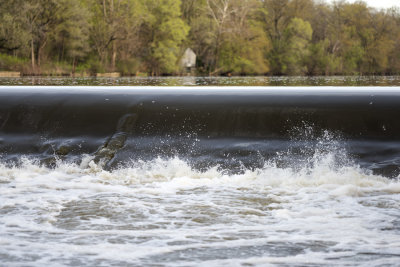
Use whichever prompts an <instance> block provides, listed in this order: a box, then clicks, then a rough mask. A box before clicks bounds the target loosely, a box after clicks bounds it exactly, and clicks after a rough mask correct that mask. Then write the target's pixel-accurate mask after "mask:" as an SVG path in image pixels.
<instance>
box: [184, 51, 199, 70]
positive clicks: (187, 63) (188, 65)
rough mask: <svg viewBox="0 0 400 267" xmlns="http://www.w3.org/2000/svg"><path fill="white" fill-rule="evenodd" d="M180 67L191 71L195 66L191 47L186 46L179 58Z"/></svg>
mask: <svg viewBox="0 0 400 267" xmlns="http://www.w3.org/2000/svg"><path fill="white" fill-rule="evenodd" d="M180 63H181V64H180V65H181V67H182V68H183V69H186V70H187V71H191V70H193V69H194V68H195V67H196V54H195V53H194V52H193V50H192V49H190V48H187V49H186V50H185V53H184V54H183V56H182V58H181V62H180Z"/></svg>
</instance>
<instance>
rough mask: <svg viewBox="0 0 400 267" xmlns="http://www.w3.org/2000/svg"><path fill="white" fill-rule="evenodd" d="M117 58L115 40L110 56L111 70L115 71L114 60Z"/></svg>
mask: <svg viewBox="0 0 400 267" xmlns="http://www.w3.org/2000/svg"><path fill="white" fill-rule="evenodd" d="M116 60H117V43H116V40H114V41H113V43H112V58H111V70H112V71H115V61H116Z"/></svg>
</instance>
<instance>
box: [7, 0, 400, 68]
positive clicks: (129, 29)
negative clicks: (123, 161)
mask: <svg viewBox="0 0 400 267" xmlns="http://www.w3.org/2000/svg"><path fill="white" fill-rule="evenodd" d="M187 47H190V48H192V49H193V50H194V52H195V53H196V54H197V71H198V72H199V73H203V74H248V75H254V74H270V75H272V74H273V75H335V74H345V75H348V74H399V73H400V11H399V9H395V8H393V9H387V10H377V9H373V8H370V7H368V6H367V5H366V4H365V3H364V2H362V1H358V2H355V3H352V4H350V3H347V2H346V1H336V2H334V3H333V4H326V3H324V2H321V1H318V0H315V1H314V0H182V1H181V0H2V4H1V5H0V70H17V71H22V72H24V73H26V74H40V73H42V74H43V73H47V74H51V73H54V74H69V73H77V74H79V73H88V74H89V73H96V72H114V71H118V72H121V73H122V74H125V75H131V74H140V73H145V74H153V75H162V74H177V73H179V72H180V71H181V69H180V68H179V59H180V57H181V56H182V54H183V52H184V50H185V49H186V48H187Z"/></svg>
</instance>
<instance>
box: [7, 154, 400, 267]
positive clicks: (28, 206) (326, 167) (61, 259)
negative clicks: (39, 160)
mask: <svg viewBox="0 0 400 267" xmlns="http://www.w3.org/2000/svg"><path fill="white" fill-rule="evenodd" d="M333 158H334V157H332V155H330V154H326V155H325V156H324V158H323V159H321V160H319V161H318V163H317V164H314V165H313V167H312V168H310V167H304V168H303V169H291V168H278V167H276V166H275V165H274V163H268V164H266V165H265V166H264V168H262V169H257V170H244V171H243V172H242V173H240V174H226V173H225V172H224V171H222V170H219V169H218V167H214V168H211V169H209V170H208V171H206V172H199V171H196V170H194V169H192V168H191V167H190V166H189V164H187V163H186V162H185V161H183V160H180V159H178V158H172V159H155V160H153V161H149V162H134V163H132V164H131V166H130V167H124V168H121V169H118V170H114V171H112V172H109V171H105V170H103V169H101V168H100V167H99V166H97V165H96V164H95V163H94V162H93V161H91V158H90V157H88V158H86V160H84V161H83V163H82V164H81V165H74V164H66V163H63V162H59V164H58V166H57V167H56V168H54V169H49V168H46V167H42V166H39V165H38V164H35V163H34V162H32V161H29V160H25V161H24V162H23V164H21V165H20V166H18V167H8V166H5V165H0V214H1V216H0V259H1V264H0V265H4V266H43V265H45V264H47V265H51V266H77V265H80V266H112V265H118V266H146V265H151V266H198V265H203V266H254V265H256V266H265V265H288V266H289V265H290V266H296V265H299V266H300V265H312V264H315V265H322V264H328V265H360V264H361V265H369V266H381V265H385V264H387V265H396V264H397V263H398V262H399V259H400V238H399V234H400V211H399V210H400V182H399V181H398V180H396V179H387V178H384V177H380V176H374V175H372V174H368V173H365V172H364V171H363V170H361V169H360V168H358V167H357V166H351V165H349V166H343V167H340V168H332V167H331V166H332V165H334V162H332V160H333Z"/></svg>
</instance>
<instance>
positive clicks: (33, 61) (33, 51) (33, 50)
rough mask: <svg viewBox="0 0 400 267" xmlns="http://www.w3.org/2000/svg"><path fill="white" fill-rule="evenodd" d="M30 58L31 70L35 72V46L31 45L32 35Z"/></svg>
mask: <svg viewBox="0 0 400 267" xmlns="http://www.w3.org/2000/svg"><path fill="white" fill-rule="evenodd" d="M31 60H32V71H33V72H35V47H34V45H33V36H32V39H31Z"/></svg>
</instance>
